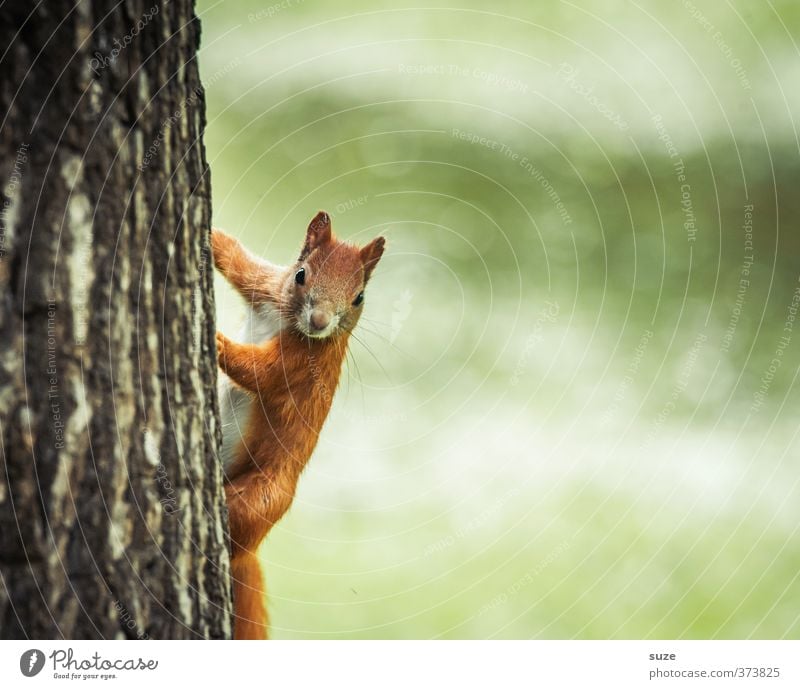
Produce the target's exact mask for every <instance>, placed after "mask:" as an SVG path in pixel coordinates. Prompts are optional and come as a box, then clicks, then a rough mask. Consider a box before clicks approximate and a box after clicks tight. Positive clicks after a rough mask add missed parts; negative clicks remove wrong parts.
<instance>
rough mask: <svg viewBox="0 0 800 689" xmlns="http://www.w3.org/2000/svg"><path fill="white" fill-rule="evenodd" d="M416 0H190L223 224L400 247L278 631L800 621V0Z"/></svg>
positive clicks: (746, 630)
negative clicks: (316, 224) (799, 118)
mask: <svg viewBox="0 0 800 689" xmlns="http://www.w3.org/2000/svg"><path fill="white" fill-rule="evenodd" d="M417 4H418V3H413V4H409V5H408V7H406V6H404V5H397V4H396V3H391V4H390V3H374V2H370V3H367V2H352V1H351V2H348V3H322V2H311V1H308V0H306V1H305V2H297V1H296V0H285V2H283V3H277V4H275V3H273V4H270V3H268V2H265V3H261V2H255V1H253V0H245V1H241V0H239V1H237V2H233V0H228V1H227V2H221V1H214V0H202V1H201V2H200V3H199V8H198V11H199V13H200V15H201V18H202V21H203V32H204V40H203V47H202V50H201V54H200V65H201V73H202V75H203V77H204V81H205V84H206V88H207V99H208V127H207V132H206V145H207V149H208V156H209V161H210V165H211V170H212V186H213V190H214V216H215V223H216V224H217V225H219V226H221V227H224V228H226V229H227V230H229V231H232V232H234V233H235V234H237V235H238V236H240V237H241V238H242V239H243V240H244V241H245V242H246V243H247V244H248V245H249V246H250V247H251V248H252V249H253V250H254V251H256V252H258V253H261V254H263V255H265V256H269V257H270V258H271V259H273V260H276V261H284V262H288V261H291V260H292V259H293V258H294V254H295V253H296V251H297V249H298V247H299V243H300V241H301V238H302V234H303V231H304V228H305V226H306V224H307V223H308V220H309V219H310V218H311V217H312V216H313V214H314V213H315V212H316V211H317V210H318V209H319V208H324V209H326V210H328V211H329V212H331V213H332V215H333V216H334V228H335V230H337V231H338V232H339V233H340V234H342V235H343V236H345V237H348V238H351V239H354V240H356V241H363V240H366V239H368V238H370V237H372V236H373V235H375V234H376V233H378V232H383V233H385V234H386V235H387V236H388V238H389V246H390V251H389V253H388V255H387V256H386V257H385V258H384V259H383V261H382V264H381V266H380V268H379V270H378V271H377V273H376V276H375V279H374V280H373V283H372V284H371V285H370V289H369V293H368V297H367V299H368V306H367V311H366V314H365V318H364V319H363V320H362V325H361V326H359V327H360V333H359V341H358V342H354V343H353V353H354V355H355V362H356V365H355V366H350V367H349V368H348V370H347V372H346V373H345V374H344V376H343V382H342V388H341V390H340V393H339V395H338V398H337V401H336V404H335V406H334V411H333V413H332V418H331V419H330V421H329V423H328V425H327V426H326V429H325V431H324V433H323V438H322V441H321V443H320V447H319V449H318V450H317V453H316V455H315V457H314V460H313V461H312V462H311V464H310V466H309V469H308V470H307V472H306V474H305V475H304V477H303V479H302V481H301V489H300V491H299V494H298V498H297V500H296V502H295V506H294V507H293V509H292V511H291V513H290V514H289V515H288V516H287V517H286V518H285V519H284V521H283V522H282V523H281V524H280V525H279V527H278V528H276V530H275V532H274V533H273V535H272V536H271V537H270V540H269V543H268V544H267V545H266V546H265V548H264V559H265V561H266V567H267V572H268V574H267V583H268V589H269V591H270V595H269V599H270V608H271V614H272V621H273V624H274V629H273V633H274V636H276V637H303V638H306V637H311V638H313V637H322V638H330V637H411V638H429V637H477V638H485V637H495V636H496V637H560V638H561V637H573V636H574V637H589V638H604V637H619V638H636V637H651V638H663V637H680V636H684V637H712V636H718V637H747V636H754V637H780V636H790V637H792V636H797V634H798V633H799V632H800V620H799V618H798V601H799V600H800V583H798V577H797V572H798V565H800V546H799V545H798V541H797V523H798V516H800V514H798V512H799V511H800V509H799V508H798V505H800V501H799V500H798V492H799V491H798V485H797V483H798V482H797V470H798V443H797V428H796V427H797V424H796V421H795V420H794V419H793V418H792V415H791V413H792V411H793V409H795V408H796V404H797V401H798V397H797V390H796V375H797V370H798V364H799V363H800V359H798V346H797V344H798V342H800V332H798V331H797V329H796V328H795V329H794V330H791V329H790V331H785V330H784V328H785V321H786V319H787V315H789V314H790V311H789V308H790V306H791V304H792V298H793V295H794V293H795V290H796V289H797V288H798V286H800V284H799V283H798V277H799V276H800V267H799V266H798V261H797V256H798V255H800V246H798V245H799V244H800V233H798V230H797V226H798V220H799V219H800V200H798V193H797V192H798V182H800V158H799V157H798V152H799V151H800V147H799V146H798V139H797V122H796V115H795V114H796V113H797V112H798V111H800V109H799V108H798V106H799V105H800V102H799V101H800V96H798V90H797V88H796V84H797V78H798V76H800V69H799V68H798V65H800V61H798V49H797V40H798V37H797V31H796V27H797V26H798V25H800V6H798V5H797V3H794V2H790V1H789V0H786V1H782V2H771V3H763V4H761V3H760V4H754V3H745V2H731V3H726V4H724V5H721V4H716V3H711V2H708V1H706V2H703V3H699V2H696V3H692V2H688V1H681V2H676V3H657V2H646V3H632V2H628V1H623V0H604V1H603V2H593V3H582V4H581V5H576V4H572V3H566V2H556V1H551V0H548V1H544V2H537V3H535V4H534V3H528V2H522V1H519V2H508V3H504V4H503V6H502V9H501V8H498V7H494V6H491V7H489V6H485V5H481V4H471V5H466V4H464V3H463V2H460V3H455V2H446V3H437V5H438V7H437V8H436V9H434V8H430V9H426V8H420V7H418V6H416V5H417ZM412 5H414V6H412ZM671 153H672V155H670V154H671ZM679 172H681V173H682V174H683V175H684V177H685V178H684V179H680V178H679V176H678V174H679ZM682 202H683V205H682ZM749 205H752V207H753V210H752V235H753V246H752V257H753V260H752V265H750V262H749V259H748V258H747V257H748V256H749V254H747V253H746V252H747V247H746V246H745V230H744V229H743V226H744V224H745V220H746V214H745V208H746V207H747V206H749ZM690 215H691V218H690ZM689 219H693V222H694V227H693V228H688V229H687V227H686V226H685V223H686V222H687V220H689ZM745 268H746V269H747V271H749V272H747V273H745V272H743V271H744V270H745ZM742 279H746V280H748V283H747V285H746V287H745V288H743V289H742V284H743V283H741V280H742ZM218 288H219V292H218V299H219V303H220V313H219V325H220V327H221V328H222V329H223V330H225V331H226V332H233V331H234V330H235V328H236V327H237V322H238V314H239V313H240V311H241V309H240V307H239V306H238V305H237V301H236V299H235V298H234V297H233V295H232V294H231V292H230V290H228V289H227V287H226V286H225V285H223V284H222V283H221V282H218ZM737 300H738V301H737ZM726 331H727V335H726ZM786 335H788V336H789V338H790V342H789V344H788V345H787V346H785V347H782V345H781V339H780V338H781V337H783V336H786ZM776 356H777V357H779V358H780V363H779V364H778V366H779V369H778V371H777V375H775V376H774V377H773V378H772V379H771V380H770V381H769V384H768V385H767V386H766V391H765V393H764V395H763V399H761V398H758V399H761V402H760V403H757V397H756V396H757V394H758V391H759V389H760V388H761V387H762V386H763V383H762V379H764V377H765V374H767V373H768V371H769V367H770V365H771V364H770V362H771V361H773V360H774V359H775V358H776Z"/></svg>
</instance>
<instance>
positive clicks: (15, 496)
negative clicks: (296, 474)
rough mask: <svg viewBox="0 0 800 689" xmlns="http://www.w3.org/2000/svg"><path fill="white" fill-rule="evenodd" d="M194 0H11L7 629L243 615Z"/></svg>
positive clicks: (224, 627) (211, 621)
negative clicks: (226, 454) (234, 598)
mask: <svg viewBox="0 0 800 689" xmlns="http://www.w3.org/2000/svg"><path fill="white" fill-rule="evenodd" d="M199 34H200V27H199V22H198V20H197V19H196V18H195V16H194V8H193V2H192V1H191V0H171V1H170V0H144V1H140V0H125V2H117V0H108V1H106V0H91V1H89V0H84V1H77V0H76V1H75V2H69V1H68V0H47V2H36V3H32V2H28V1H27V0H25V1H24V2H18V1H15V0H11V1H10V2H9V1H8V0H7V1H6V2H4V3H2V5H0V53H2V57H1V58H0V118H2V120H0V193H2V196H0V202H2V210H1V211H0V338H2V340H1V341H2V349H0V443H2V445H0V461H1V462H2V464H0V636H2V637H11V638H24V637H31V638H137V637H142V638H148V637H149V638H196V637H229V636H230V635H231V594H230V584H229V579H230V577H229V560H228V552H227V526H226V517H225V502H224V494H223V490H222V474H221V470H220V467H219V464H218V459H217V448H218V447H219V423H218V418H219V417H218V410H217V401H216V394H215V386H216V365H215V354H214V352H215V350H214V330H215V326H214V297H213V283H212V277H213V276H212V263H211V261H210V260H209V248H208V242H209V226H210V190H209V179H208V170H207V167H206V161H205V153H204V149H203V146H202V140H201V134H202V130H203V126H204V116H205V115H204V112H205V104H204V98H203V92H202V89H201V86H200V81H199V77H198V72H197V65H196V62H195V53H196V50H197V47H198V42H199Z"/></svg>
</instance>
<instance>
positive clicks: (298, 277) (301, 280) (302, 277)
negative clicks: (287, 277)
mask: <svg viewBox="0 0 800 689" xmlns="http://www.w3.org/2000/svg"><path fill="white" fill-rule="evenodd" d="M294 281H295V282H296V283H297V284H298V285H305V284H306V269H305V268H301V269H300V270H298V271H297V272H296V273H295V274H294Z"/></svg>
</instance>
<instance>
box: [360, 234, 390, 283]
mask: <svg viewBox="0 0 800 689" xmlns="http://www.w3.org/2000/svg"><path fill="white" fill-rule="evenodd" d="M385 246H386V240H385V239H384V238H383V237H375V239H373V240H372V241H371V242H370V243H369V244H367V245H366V246H363V247H361V251H360V252H359V253H360V254H361V261H362V263H363V264H364V282H366V281H367V280H369V277H370V275H372V271H373V270H375V266H376V265H378V261H380V259H381V256H383V250H384V248H385Z"/></svg>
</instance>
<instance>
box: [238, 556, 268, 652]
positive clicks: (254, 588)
mask: <svg viewBox="0 0 800 689" xmlns="http://www.w3.org/2000/svg"><path fill="white" fill-rule="evenodd" d="M231 570H232V574H233V609H234V615H235V620H234V634H233V636H234V638H235V639H266V638H267V624H268V620H267V608H266V606H265V604H264V578H263V577H262V575H261V566H260V565H259V564H258V559H257V558H256V556H255V555H253V554H252V553H239V554H237V556H236V557H234V558H233V561H232V562H231Z"/></svg>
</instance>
